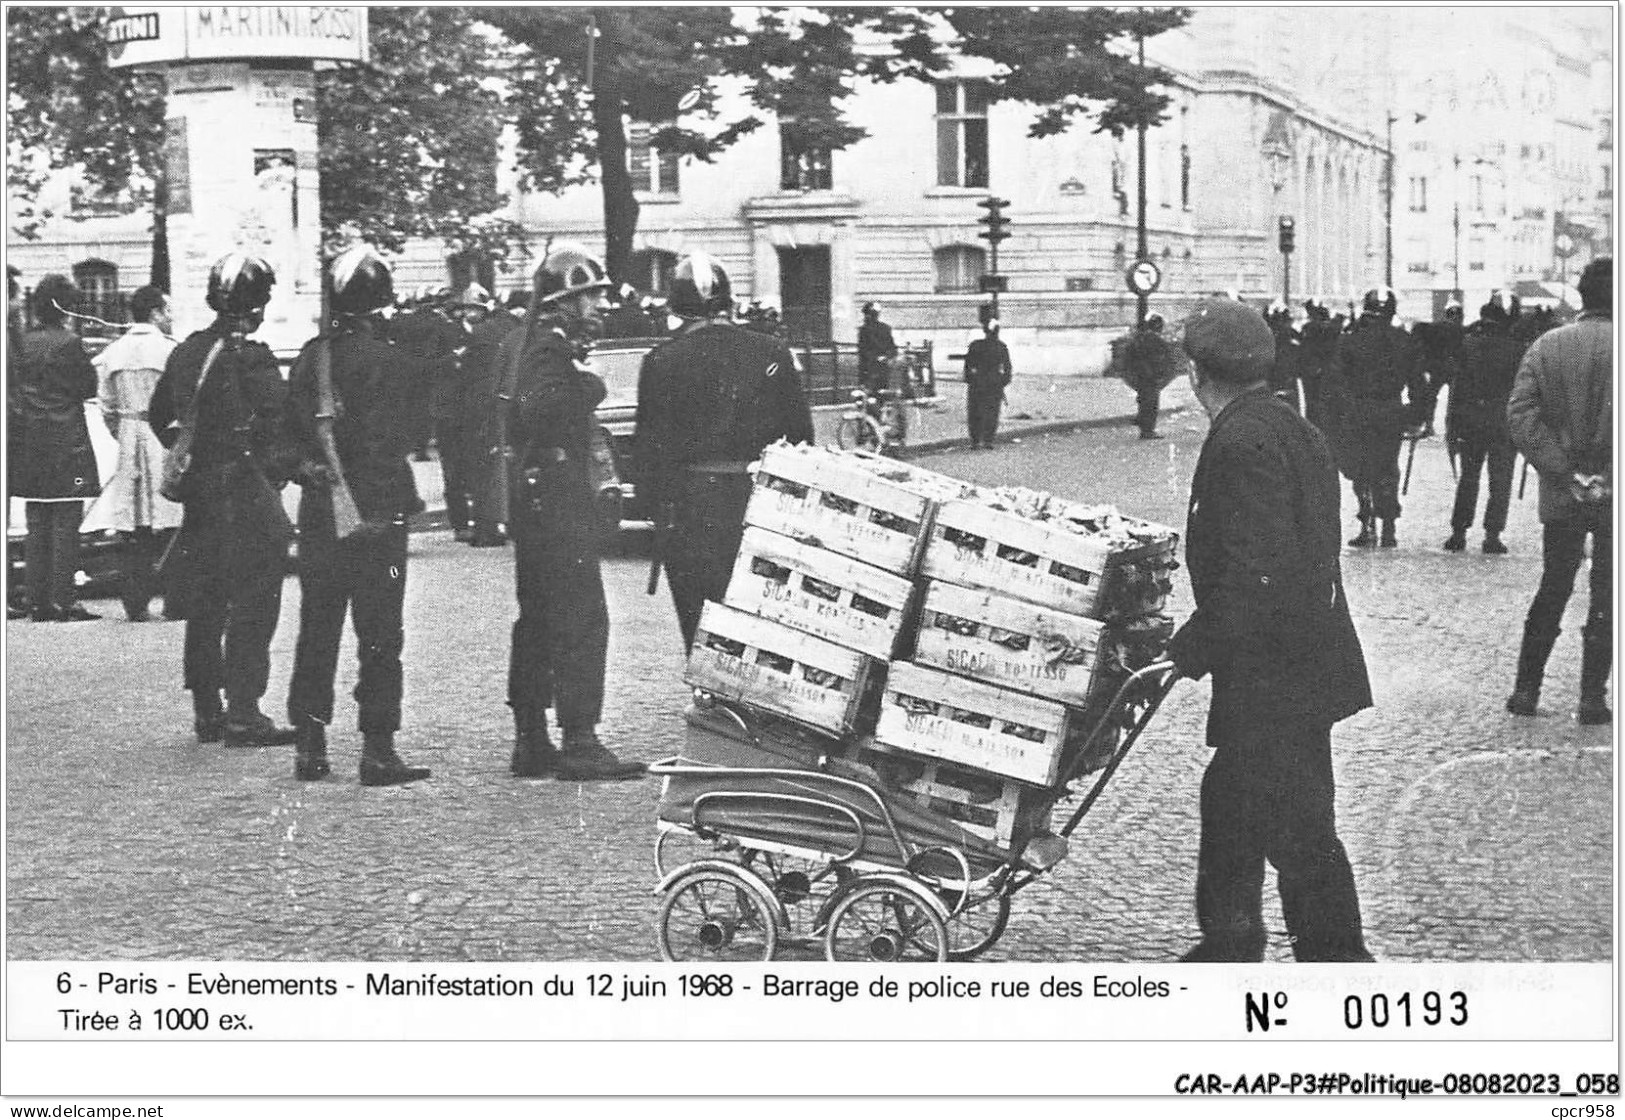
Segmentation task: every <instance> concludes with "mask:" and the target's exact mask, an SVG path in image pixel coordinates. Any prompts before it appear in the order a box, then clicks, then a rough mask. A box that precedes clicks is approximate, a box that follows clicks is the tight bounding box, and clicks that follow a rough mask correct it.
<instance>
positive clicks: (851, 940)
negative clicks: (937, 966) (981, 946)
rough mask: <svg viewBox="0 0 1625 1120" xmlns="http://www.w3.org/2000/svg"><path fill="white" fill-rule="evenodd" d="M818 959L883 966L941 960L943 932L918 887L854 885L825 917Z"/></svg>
mask: <svg viewBox="0 0 1625 1120" xmlns="http://www.w3.org/2000/svg"><path fill="white" fill-rule="evenodd" d="M824 955H825V956H826V957H827V958H829V959H830V960H832V961H876V962H880V963H884V964H891V963H895V962H900V961H901V962H907V961H945V960H947V959H948V929H947V926H946V925H945V924H944V922H943V919H942V910H941V905H940V904H939V903H938V902H937V900H936V899H934V898H932V897H931V892H929V891H928V890H926V889H925V888H924V887H921V886H917V885H916V884H914V883H911V882H906V881H904V880H901V879H899V880H890V879H888V880H884V881H881V882H867V883H865V882H860V883H858V884H857V885H856V886H854V887H853V888H852V889H851V890H850V891H848V892H847V893H846V894H844V895H842V896H841V897H840V898H839V899H838V900H837V901H836V903H835V908H834V910H833V911H831V913H830V916H829V922H828V923H827V925H826V926H825V929H824Z"/></svg>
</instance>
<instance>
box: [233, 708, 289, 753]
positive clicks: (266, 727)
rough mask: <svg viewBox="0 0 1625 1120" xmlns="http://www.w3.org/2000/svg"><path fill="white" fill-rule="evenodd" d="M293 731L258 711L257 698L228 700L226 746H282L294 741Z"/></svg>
mask: <svg viewBox="0 0 1625 1120" xmlns="http://www.w3.org/2000/svg"><path fill="white" fill-rule="evenodd" d="M295 734H296V733H295V731H294V729H293V728H291V727H282V726H280V725H279V724H278V723H277V722H276V721H275V720H273V719H272V718H271V717H270V716H268V715H266V714H265V713H264V712H262V711H260V705H259V701H258V700H242V701H238V700H228V702H227V705H226V746H228V747H283V746H287V745H288V744H289V743H291V742H293V741H294V738H295Z"/></svg>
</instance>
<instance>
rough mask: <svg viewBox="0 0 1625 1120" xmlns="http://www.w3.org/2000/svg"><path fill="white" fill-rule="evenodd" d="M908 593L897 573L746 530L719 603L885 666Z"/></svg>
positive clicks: (910, 588)
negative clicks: (884, 662) (724, 594)
mask: <svg viewBox="0 0 1625 1120" xmlns="http://www.w3.org/2000/svg"><path fill="white" fill-rule="evenodd" d="M913 594H914V585H913V584H912V583H910V582H909V581H908V580H906V579H904V578H903V577H902V576H898V575H893V574H892V573H890V572H886V571H882V570H881V569H879V568H876V567H874V566H873V565H870V564H865V563H862V562H861V561H858V560H853V559H852V558H850V557H847V556H842V555H840V554H838V553H834V552H829V551H826V550H824V549H820V548H814V547H812V546H811V545H807V544H802V543H801V542H800V541H795V540H791V539H790V538H789V537H786V536H782V535H780V534H778V533H773V532H769V531H768V530H766V529H761V528H757V527H755V526H751V527H748V528H746V530H745V534H744V539H743V540H742V541H741V542H740V545H739V556H738V558H737V559H736V560H735V561H734V570H733V576H732V577H731V578H730V579H729V581H728V592H727V595H726V596H725V597H724V598H723V600H722V601H723V602H724V603H726V604H727V605H728V606H730V607H736V608H738V609H739V610H742V611H748V612H750V613H751V614H755V615H760V616H762V617H763V618H771V619H773V620H774V621H775V622H782V623H784V624H785V625H787V626H793V627H795V628H796V629H797V630H801V631H804V632H806V633H808V634H812V635H813V636H814V637H818V638H823V639H824V640H826V641H830V642H834V643H835V644H836V645H841V646H845V647H847V648H848V649H854V650H857V651H858V652H859V653H863V654H867V655H868V656H870V657H875V658H879V659H881V660H883V661H884V660H888V659H889V658H891V656H892V654H893V652H894V650H895V649H896V646H897V641H898V638H899V637H900V636H901V634H902V631H903V622H904V618H905V616H906V615H907V613H908V608H909V606H910V599H911V598H912V596H913Z"/></svg>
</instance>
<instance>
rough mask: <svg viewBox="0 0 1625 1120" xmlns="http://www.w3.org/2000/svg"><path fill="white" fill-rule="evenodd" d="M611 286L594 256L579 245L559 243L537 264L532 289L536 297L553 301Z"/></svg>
mask: <svg viewBox="0 0 1625 1120" xmlns="http://www.w3.org/2000/svg"><path fill="white" fill-rule="evenodd" d="M610 287H611V285H610V282H609V276H608V274H607V273H605V272H604V266H603V264H602V263H601V262H600V261H599V260H598V258H597V257H594V256H593V255H592V254H590V253H588V252H587V251H586V250H585V249H582V248H580V247H579V246H575V245H561V246H559V247H558V248H556V249H553V250H551V251H550V252H549V253H548V254H547V257H546V259H544V260H543V261H542V263H541V267H539V268H537V270H536V284H535V289H534V290H535V292H536V298H537V299H538V300H539V301H541V302H542V303H553V302H555V301H557V300H561V299H563V298H565V297H566V296H573V295H578V294H580V293H581V292H592V291H599V292H605V291H608V290H609V289H610Z"/></svg>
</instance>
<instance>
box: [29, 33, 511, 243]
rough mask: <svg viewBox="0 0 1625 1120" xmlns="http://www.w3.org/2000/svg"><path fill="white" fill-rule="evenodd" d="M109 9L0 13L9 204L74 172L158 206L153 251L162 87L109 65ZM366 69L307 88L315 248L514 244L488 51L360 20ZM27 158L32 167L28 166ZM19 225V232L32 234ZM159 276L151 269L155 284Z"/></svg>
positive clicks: (496, 60) (115, 196)
mask: <svg viewBox="0 0 1625 1120" xmlns="http://www.w3.org/2000/svg"><path fill="white" fill-rule="evenodd" d="M112 14H113V9H109V8H47V7H13V8H9V9H8V11H7V13H6V15H7V35H6V51H7V62H8V67H9V70H8V75H7V98H8V108H9V110H10V122H11V131H10V135H9V138H8V139H9V148H8V152H7V157H8V158H7V172H8V180H7V185H8V188H9V191H10V193H11V194H12V195H13V196H14V197H16V198H18V199H21V200H24V201H26V200H27V199H30V198H32V197H34V196H35V195H36V194H37V192H38V189H39V187H40V185H41V183H42V181H43V178H44V173H45V172H47V171H50V170H56V169H62V168H75V167H77V168H79V169H80V171H81V172H82V174H83V175H84V177H85V179H86V180H87V182H88V183H89V184H90V185H91V186H92V187H94V188H95V189H97V190H98V191H100V192H101V193H102V194H103V195H104V196H105V197H106V198H108V199H110V200H114V201H117V202H120V203H122V204H124V205H125V206H126V207H127V208H131V209H133V208H136V207H139V206H143V205H149V204H152V203H154V202H155V201H156V202H157V203H158V204H159V205H158V206H157V207H156V213H157V217H158V219H159V221H158V222H157V223H156V224H157V228H156V229H155V256H157V255H159V254H161V253H162V252H163V248H164V247H163V240H164V239H163V225H162V201H163V195H162V191H163V165H162V159H161V147H162V142H163V121H164V95H163V85H162V78H161V77H159V76H156V75H153V74H148V73H145V72H142V71H137V70H130V69H112V68H110V67H109V66H108V65H107V50H106V45H105V43H104V41H103V38H102V35H103V25H104V23H105V21H106V20H107V19H108V18H110V16H111V15H112ZM368 15H369V24H370V40H371V56H372V62H371V64H370V65H368V66H365V67H348V68H343V69H335V70H324V71H322V72H321V73H320V74H319V75H318V85H317V89H318V100H319V103H320V122H321V123H320V125H319V126H318V142H319V145H320V162H319V167H320V170H321V175H322V213H321V220H322V235H323V241H324V244H325V246H326V247H327V248H328V249H329V250H331V249H332V247H333V246H334V245H336V244H338V243H342V242H347V241H349V240H352V239H355V238H364V239H366V240H368V241H370V242H372V243H373V244H375V245H377V246H379V247H380V248H382V249H385V250H390V251H399V250H400V249H401V248H402V246H403V245H404V244H405V242H406V240H407V239H408V238H412V237H428V238H434V239H439V240H442V241H445V242H446V243H447V244H448V246H449V247H450V248H451V249H452V250H454V251H455V250H458V249H467V248H475V249H478V250H480V251H482V252H485V253H486V254H488V255H491V256H494V257H497V258H500V257H501V255H502V254H503V253H504V252H506V251H507V250H508V249H510V248H511V247H512V246H513V245H514V244H515V243H516V241H517V240H518V239H519V238H520V237H521V236H522V231H520V230H519V228H518V227H517V226H516V225H515V224H514V223H512V222H509V221H507V220H505V219H502V218H498V217H494V216H493V213H494V212H495V211H497V210H499V209H500V208H501V207H502V206H503V204H504V202H505V198H504V196H503V194H502V193H501V191H500V190H499V189H498V186H497V180H496V168H497V165H498V156H499V148H498V142H499V138H500V135H501V130H502V126H503V123H504V121H505V119H506V115H507V109H506V107H505V105H504V102H503V97H502V96H501V93H500V89H499V84H500V83H499V82H498V81H497V80H496V79H499V78H500V77H501V74H502V68H503V65H504V64H505V61H506V60H505V58H504V56H503V52H502V49H501V48H502V45H501V43H500V41H499V40H498V39H497V38H496V37H495V36H493V35H492V34H491V33H490V31H489V30H488V29H482V28H481V27H479V26H478V25H477V23H476V22H475V20H473V19H472V18H471V17H469V16H468V15H467V14H466V13H465V10H464V9H461V8H457V7H450V6H446V7H422V8H372V9H370V11H369V13H368ZM30 156H34V157H36V158H29V157H30ZM40 217H44V215H37V216H35V219H34V221H33V222H32V223H23V224H20V225H18V226H17V230H18V232H20V233H23V234H25V235H26V234H28V233H31V232H32V228H31V226H35V227H37V223H38V218H40ZM155 271H156V270H155Z"/></svg>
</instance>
